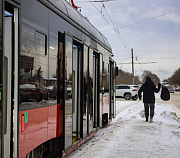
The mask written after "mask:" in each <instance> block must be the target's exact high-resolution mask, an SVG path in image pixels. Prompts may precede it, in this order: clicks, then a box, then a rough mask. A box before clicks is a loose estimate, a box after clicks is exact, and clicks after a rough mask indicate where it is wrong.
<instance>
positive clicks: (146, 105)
mask: <svg viewBox="0 0 180 158" xmlns="http://www.w3.org/2000/svg"><path fill="white" fill-rule="evenodd" d="M149 108H150V117H151V118H153V116H154V103H144V109H145V116H146V121H148V118H149Z"/></svg>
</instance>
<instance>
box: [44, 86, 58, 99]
mask: <svg viewBox="0 0 180 158" xmlns="http://www.w3.org/2000/svg"><path fill="white" fill-rule="evenodd" d="M46 89H47V90H48V97H49V98H53V99H56V98H57V84H55V85H53V86H49V87H47V88H46Z"/></svg>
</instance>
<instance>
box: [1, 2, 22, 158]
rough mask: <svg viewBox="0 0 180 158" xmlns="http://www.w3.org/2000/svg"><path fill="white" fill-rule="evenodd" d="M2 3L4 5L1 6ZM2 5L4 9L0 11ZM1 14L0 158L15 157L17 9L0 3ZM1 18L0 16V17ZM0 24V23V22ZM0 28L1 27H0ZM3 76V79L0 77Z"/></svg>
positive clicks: (8, 4)
mask: <svg viewBox="0 0 180 158" xmlns="http://www.w3.org/2000/svg"><path fill="white" fill-rule="evenodd" d="M2 3H4V4H2ZM2 5H4V9H2ZM0 7H1V9H0V10H1V11H3V12H1V13H2V14H3V31H0V32H3V36H1V37H3V38H2V45H3V51H2V52H1V61H3V62H2V63H3V64H2V65H1V66H2V68H1V81H0V82H1V84H2V95H1V96H2V97H1V99H0V100H1V113H0V114H1V115H0V117H1V119H2V126H1V127H2V130H1V131H2V133H1V138H2V140H1V142H2V144H1V150H2V151H1V157H6V158H8V157H12V156H13V155H14V157H17V151H18V150H17V120H18V119H17V116H18V115H17V112H18V43H19V41H18V37H19V36H18V8H16V7H14V6H13V5H12V4H10V3H8V2H5V1H1V2H0ZM1 17H2V16H1ZM1 22H2V21H1ZM1 26H2V25H1ZM2 76H3V77H2Z"/></svg>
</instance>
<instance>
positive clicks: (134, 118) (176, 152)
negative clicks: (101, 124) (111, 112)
mask: <svg viewBox="0 0 180 158" xmlns="http://www.w3.org/2000/svg"><path fill="white" fill-rule="evenodd" d="M117 100H118V99H117ZM178 104H180V103H179V102H178ZM116 106H117V116H116V118H115V119H114V120H113V121H112V122H111V123H110V124H108V125H107V126H106V127H105V128H102V129H100V130H99V132H98V133H97V134H96V135H95V136H94V137H93V138H92V139H90V140H89V141H87V142H86V143H84V144H83V145H81V146H80V147H79V148H77V149H76V150H75V151H73V152H72V153H71V154H69V155H68V156H67V158H69V157H71V158H77V157H78V158H109V157H112V158H149V157H151V158H180V110H179V109H178V108H176V107H175V106H174V105H173V106H172V105H171V101H169V102H163V101H161V100H160V98H158V96H157V99H156V104H155V116H154V121H153V123H149V122H145V117H144V108H143V103H142V101H124V100H120V99H119V101H116Z"/></svg>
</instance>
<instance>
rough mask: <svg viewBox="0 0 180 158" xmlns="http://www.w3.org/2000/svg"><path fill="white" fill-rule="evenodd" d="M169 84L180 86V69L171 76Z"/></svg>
mask: <svg viewBox="0 0 180 158" xmlns="http://www.w3.org/2000/svg"><path fill="white" fill-rule="evenodd" d="M171 82H172V83H174V84H180V68H179V69H178V70H176V71H175V72H174V74H173V75H172V77H171Z"/></svg>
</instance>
